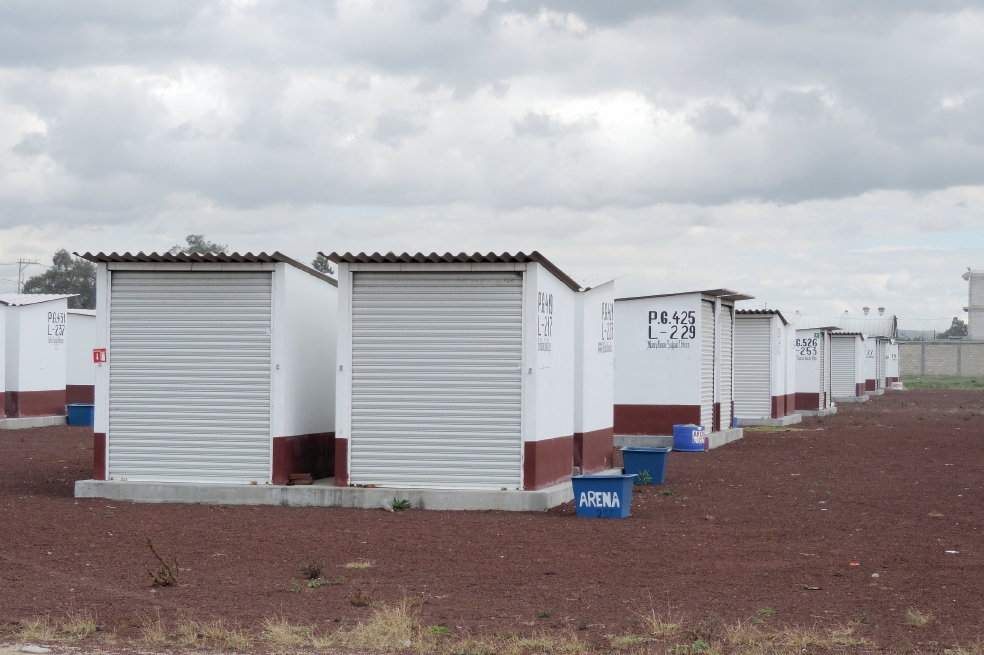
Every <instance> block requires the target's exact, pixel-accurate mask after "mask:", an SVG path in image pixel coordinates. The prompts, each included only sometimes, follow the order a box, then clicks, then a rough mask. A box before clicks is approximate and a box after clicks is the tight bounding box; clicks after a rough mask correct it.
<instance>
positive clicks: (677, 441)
mask: <svg viewBox="0 0 984 655" xmlns="http://www.w3.org/2000/svg"><path fill="white" fill-rule="evenodd" d="M706 449H707V434H706V433H705V431H704V426H703V425H694V424H693V423H687V424H686V425H674V426H673V450H682V451H683V452H697V451H700V450H706Z"/></svg>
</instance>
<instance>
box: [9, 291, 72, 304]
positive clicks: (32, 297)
mask: <svg viewBox="0 0 984 655" xmlns="http://www.w3.org/2000/svg"><path fill="white" fill-rule="evenodd" d="M78 295H79V294H77V293H15V292H13V291H11V292H9V293H4V294H0V305H3V306H4V307H27V306H29V305H40V304H41V303H43V302H53V301H55V300H65V299H66V298H75V297H76V296H78ZM3 296H7V299H6V300H5V299H4V298H3Z"/></svg>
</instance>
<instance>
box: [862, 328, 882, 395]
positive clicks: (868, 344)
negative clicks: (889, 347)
mask: <svg viewBox="0 0 984 655" xmlns="http://www.w3.org/2000/svg"><path fill="white" fill-rule="evenodd" d="M880 350H881V347H880V346H879V345H878V337H875V336H871V335H868V336H867V337H866V338H865V340H864V392H865V393H866V394H867V395H869V396H880V395H881V394H883V393H885V389H884V386H885V385H884V382H882V383H879V381H878V370H879V368H880V366H879V359H878V357H879V355H878V353H879V351H880ZM882 361H884V359H883V360H882Z"/></svg>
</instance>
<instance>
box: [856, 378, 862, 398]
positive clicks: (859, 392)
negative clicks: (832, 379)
mask: <svg viewBox="0 0 984 655" xmlns="http://www.w3.org/2000/svg"><path fill="white" fill-rule="evenodd" d="M854 395H855V396H857V397H858V398H860V397H861V396H863V395H864V382H857V383H855V385H854Z"/></svg>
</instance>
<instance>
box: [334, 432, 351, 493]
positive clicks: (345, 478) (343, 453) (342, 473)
mask: <svg viewBox="0 0 984 655" xmlns="http://www.w3.org/2000/svg"><path fill="white" fill-rule="evenodd" d="M348 482H349V470H348V439H339V438H337V437H336V438H335V486H336V487H347V486H348Z"/></svg>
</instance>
